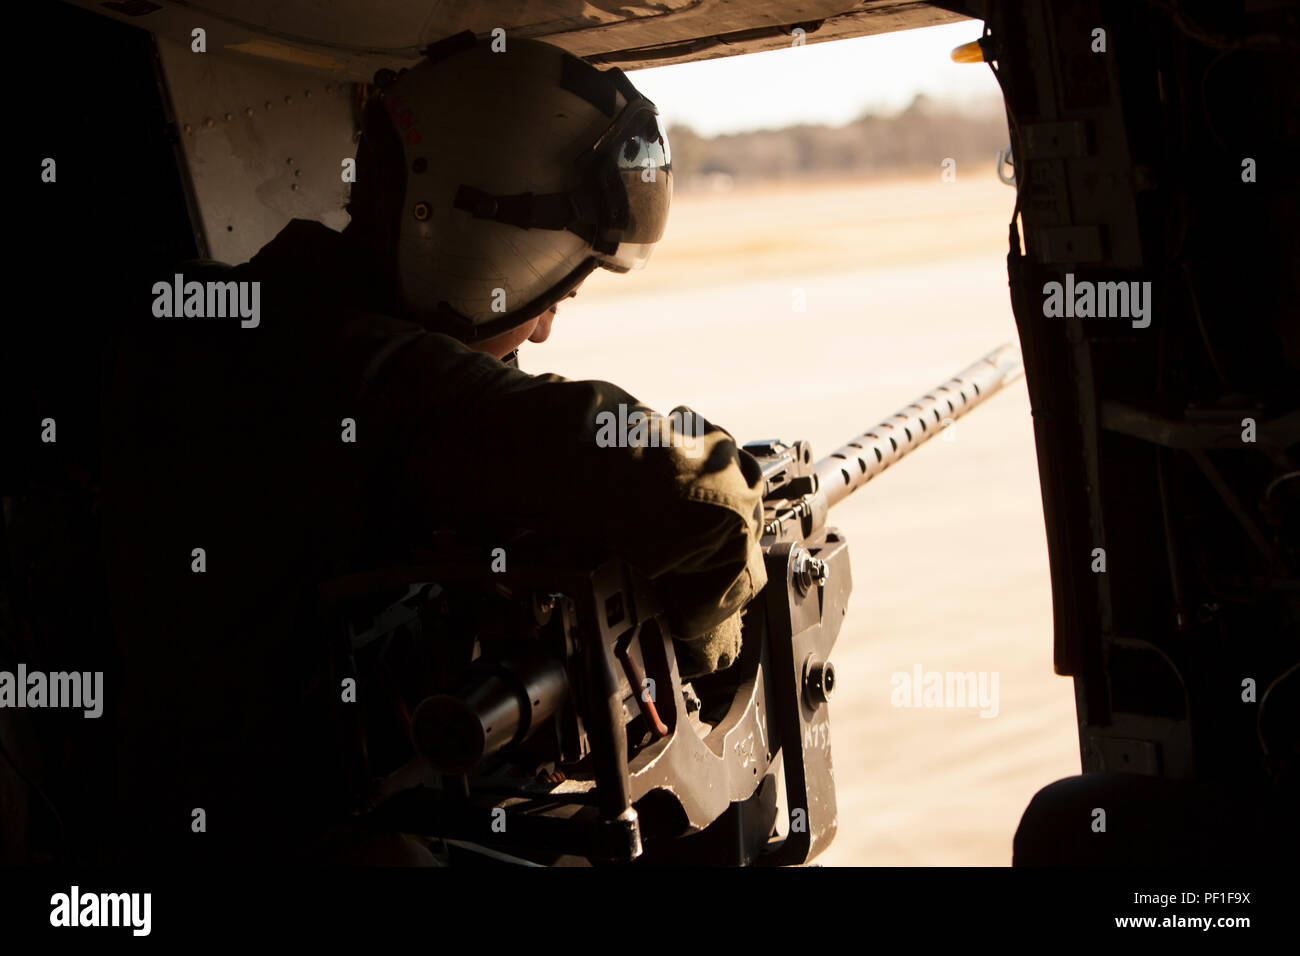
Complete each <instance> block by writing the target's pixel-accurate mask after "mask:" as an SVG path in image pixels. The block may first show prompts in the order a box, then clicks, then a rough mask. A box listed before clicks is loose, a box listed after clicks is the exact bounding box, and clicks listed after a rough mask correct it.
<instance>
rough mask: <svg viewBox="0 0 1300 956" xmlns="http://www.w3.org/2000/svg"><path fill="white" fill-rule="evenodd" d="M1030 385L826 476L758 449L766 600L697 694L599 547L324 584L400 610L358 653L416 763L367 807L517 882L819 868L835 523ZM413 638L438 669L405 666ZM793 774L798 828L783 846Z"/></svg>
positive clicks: (338, 596) (638, 595)
mask: <svg viewBox="0 0 1300 956" xmlns="http://www.w3.org/2000/svg"><path fill="white" fill-rule="evenodd" d="M1019 371H1020V365H1019V355H1018V352H1017V351H1016V350H1015V349H1013V348H1011V347H1009V346H1003V347H1002V348H999V349H997V350H995V351H994V352H992V353H990V354H989V355H987V356H985V357H984V358H983V359H981V360H980V361H978V362H976V363H975V364H973V365H971V366H970V367H968V368H967V369H965V370H963V371H962V372H960V373H958V374H957V375H956V376H954V377H953V378H951V379H949V380H948V381H947V382H945V383H943V384H942V385H940V386H938V387H937V388H936V389H934V390H933V391H931V392H928V393H926V394H925V395H924V396H922V397H921V398H918V399H917V400H916V401H915V402H913V403H911V404H910V405H908V406H906V407H904V408H903V409H902V410H900V411H899V412H898V413H896V414H895V415H892V416H890V417H889V418H887V419H885V420H884V421H883V422H881V423H880V424H878V425H876V426H875V427H874V428H872V429H870V430H868V431H866V432H864V433H863V434H861V435H860V436H858V437H857V438H855V439H854V440H852V441H850V442H848V443H847V444H845V445H843V446H842V447H840V448H838V449H836V450H835V451H834V452H832V453H831V454H830V455H829V456H827V457H826V458H824V459H821V460H820V461H817V462H815V463H814V461H813V458H812V451H811V449H810V448H809V446H808V444H807V443H806V442H802V441H798V442H793V443H784V442H779V441H761V442H753V443H750V444H748V445H746V446H745V448H746V450H747V451H748V452H749V453H750V454H752V455H754V457H755V458H756V459H757V460H758V462H759V464H760V466H761V469H762V475H763V482H764V488H763V497H764V535H763V537H762V542H761V543H762V547H763V551H764V555H765V559H766V565H767V575H768V584H767V586H766V587H765V588H764V590H763V592H762V594H760V595H759V597H758V598H756V599H755V600H753V601H752V602H751V603H750V605H749V606H748V607H747V608H746V609H745V613H744V619H743V632H742V633H743V640H742V647H741V653H740V657H739V659H738V660H737V661H736V662H735V663H734V664H733V665H732V666H731V667H729V668H727V669H726V670H724V671H722V672H720V673H717V674H711V675H708V676H706V677H701V678H696V679H694V680H686V679H683V677H682V675H681V672H680V670H679V669H678V664H677V658H676V654H675V651H674V644H673V635H672V633H671V631H670V629H669V627H668V625H667V623H666V621H665V617H664V615H663V613H662V610H661V607H660V604H659V602H658V600H657V598H656V595H655V589H654V586H653V583H652V582H651V581H649V580H648V579H646V578H645V577H644V576H642V575H640V574H639V573H638V572H636V571H635V569H633V568H631V567H629V566H628V565H627V564H625V563H624V562H623V561H621V560H619V559H618V558H615V557H612V556H610V555H607V554H601V553H599V552H597V551H593V550H592V549H590V548H582V547H574V546H572V545H571V544H568V545H566V544H562V543H559V542H555V541H544V540H540V539H539V538H538V537H537V536H535V535H530V534H523V535H520V536H519V537H517V538H516V539H515V540H513V541H512V542H510V544H509V547H508V551H509V553H510V555H511V560H510V563H509V570H507V571H503V572H501V573H493V574H485V573H484V571H483V569H485V568H487V567H489V566H490V563H491V562H490V560H489V559H488V558H487V557H486V555H487V554H488V549H487V548H486V547H484V546H483V545H482V544H481V543H473V542H467V541H465V540H463V539H456V538H454V537H453V536H447V538H446V540H441V541H438V542H436V543H435V546H434V548H433V549H432V550H431V551H430V552H429V554H428V556H427V557H428V561H427V562H426V563H422V564H419V565H415V566H410V567H404V568H398V569H390V570H386V571H377V572H370V573H367V574H362V575H351V576H349V577H347V578H342V579H338V580H336V581H334V582H331V583H330V584H329V585H328V586H326V587H325V588H323V589H322V593H323V595H324V596H325V598H326V599H327V601H328V602H329V603H331V604H333V605H334V606H336V607H348V606H354V605H355V602H357V601H358V600H364V599H366V598H367V597H368V596H373V595H376V594H382V593H385V592H386V591H390V590H392V589H395V588H396V589H398V590H404V591H405V596H404V597H403V598H402V600H401V601H399V602H398V603H397V604H395V605H392V606H391V607H388V608H387V609H386V610H385V611H384V612H383V613H382V614H380V615H379V617H378V620H382V621H385V622H386V624H385V625H384V626H383V627H372V628H370V629H367V630H365V631H362V632H360V633H358V632H357V630H356V628H355V627H353V628H349V629H348V633H347V640H348V642H349V647H348V649H349V651H351V652H352V654H353V655H354V657H353V659H354V660H355V661H357V667H358V669H359V671H360V672H361V673H362V675H363V677H364V675H365V673H366V672H367V670H368V669H369V670H373V669H374V667H376V666H379V667H381V668H383V669H384V670H386V672H387V673H388V674H389V675H390V677H389V680H390V682H391V681H392V680H393V678H392V676H391V675H392V674H394V673H396V674H398V675H399V676H398V678H397V679H396V683H398V684H399V685H401V684H402V683H403V682H404V681H405V683H406V685H407V686H406V688H404V689H403V694H402V696H403V697H404V699H409V700H410V701H412V702H413V703H418V706H417V707H415V709H414V713H413V715H412V716H410V717H409V718H407V719H406V724H407V733H408V734H409V737H410V739H411V741H412V747H413V749H414V751H415V752H416V753H418V754H419V755H420V756H422V758H423V763H422V764H421V762H420V761H418V760H417V761H414V763H415V765H416V766H417V767H419V768H420V771H421V772H417V774H416V778H415V779H414V780H407V781H406V782H407V784H413V785H407V786H403V787H401V788H400V789H399V790H398V792H396V793H395V794H394V795H392V796H390V797H388V798H386V799H384V800H383V801H382V802H379V803H378V804H377V805H367V806H364V807H359V808H358V809H361V810H364V811H365V812H366V816H367V818H368V819H369V820H370V821H371V822H372V823H373V824H374V825H375V826H382V827H385V828H389V829H395V830H399V831H401V832H406V833H415V834H424V835H427V836H429V837H440V838H442V839H443V840H444V841H447V845H449V846H455V847H459V848H462V849H464V850H467V849H470V848H472V849H474V850H475V851H477V852H480V853H485V854H487V855H489V856H492V857H494V858H497V859H501V858H503V854H504V855H505V857H504V858H505V859H509V860H512V861H513V862H518V863H524V862H528V863H544V864H545V863H555V862H560V861H562V860H564V858H566V857H576V858H581V859H585V860H589V861H592V862H601V861H605V862H624V863H626V862H632V861H639V862H645V863H656V862H703V863H711V864H721V865H751V864H761V865H790V864H800V863H804V862H807V861H808V860H811V859H812V858H813V857H815V856H816V855H817V854H818V853H820V852H821V851H822V850H824V849H825V848H826V847H827V846H828V845H829V844H830V842H831V840H832V839H833V838H834V835H835V830H836V804H835V789H834V772H833V767H832V763H831V750H830V713H829V710H830V709H829V707H828V706H827V702H828V701H829V700H830V698H831V697H832V695H833V694H834V691H835V684H836V677H835V670H834V667H833V665H832V664H831V662H830V653H831V650H832V648H833V647H834V644H835V640H836V638H837V636H838V634H839V629H840V626H841V623H842V622H843V620H844V617H845V615H846V613H847V606H848V600H849V595H850V593H851V590H852V578H851V574H850V570H849V560H848V546H847V542H846V540H845V538H844V536H843V535H842V534H840V533H839V532H838V531H836V530H835V529H834V528H831V527H828V526H827V525H826V517H827V514H828V511H829V509H830V507H831V506H832V505H834V504H836V503H838V502H839V501H841V500H843V499H844V498H845V497H847V496H848V495H850V494H852V493H853V492H854V491H856V490H858V489H859V488H861V487H862V486H863V485H865V484H866V483H867V482H868V481H870V480H871V479H872V478H874V477H875V476H876V475H878V474H880V473H881V472H882V471H884V470H885V469H886V468H888V467H889V466H890V465H891V464H893V463H894V462H896V461H898V460H899V459H901V458H903V457H904V456H906V455H908V454H910V453H911V452H912V451H914V450H915V449H916V448H917V447H918V446H919V445H921V444H923V443H924V442H926V441H928V440H929V439H931V438H933V437H934V436H936V435H938V434H940V433H941V432H942V431H943V429H944V428H945V427H946V426H947V425H948V424H950V423H951V422H952V421H955V420H956V419H957V418H959V417H961V416H962V415H964V414H966V413H967V412H969V411H970V410H972V409H973V408H975V407H976V406H977V405H979V404H981V403H983V402H984V401H987V400H988V399H989V398H990V397H991V396H992V395H994V394H995V393H996V392H998V391H999V390H1000V389H1001V388H1003V387H1004V386H1005V385H1007V384H1008V383H1009V382H1011V381H1013V380H1014V379H1015V378H1016V377H1017V376H1018V374H1019ZM487 579H490V580H487ZM435 582H436V583H435ZM394 622H396V623H394ZM399 632H401V633H403V634H404V638H403V639H402V640H401V641H398V642H397V643H398V644H401V645H402V646H405V647H407V648H410V647H416V646H419V647H423V648H424V649H425V652H424V653H425V655H426V656H424V657H420V656H419V655H418V654H417V655H416V656H415V658H412V657H411V656H410V655H409V654H408V655H407V656H406V657H405V658H401V659H398V658H397V657H394V655H393V654H392V653H391V650H392V647H393V646H394V640H393V635H394V634H396V633H399ZM381 636H383V637H385V640H383V641H379V640H377V638H378V637H381ZM434 648H436V650H434ZM428 655H432V659H431V658H430V657H429V656H428ZM367 657H369V658H372V660H371V661H370V663H369V664H367V663H366V660H367ZM398 657H400V655H399V656H398ZM421 675H423V676H421ZM431 690H432V692H430V691H431ZM404 706H405V705H403V707H404ZM358 736H359V737H360V739H361V740H362V741H364V740H365V739H366V731H365V728H358ZM405 756H409V754H407V755H405ZM401 758H402V755H400V754H399V756H398V757H396V758H394V760H395V761H396V760H400V759H401ZM411 763H412V762H410V761H408V762H407V764H406V766H407V768H408V771H409V768H410V766H411ZM779 774H783V776H784V781H785V803H786V808H787V816H788V827H787V832H786V834H785V835H784V837H783V838H774V833H775V830H776V822H777V821H776V817H777V801H778V794H777V790H778V786H777V781H778V775H779Z"/></svg>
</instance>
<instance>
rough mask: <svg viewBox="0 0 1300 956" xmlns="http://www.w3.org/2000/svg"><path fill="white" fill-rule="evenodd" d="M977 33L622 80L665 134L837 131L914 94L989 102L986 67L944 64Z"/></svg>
mask: <svg viewBox="0 0 1300 956" xmlns="http://www.w3.org/2000/svg"><path fill="white" fill-rule="evenodd" d="M982 29H983V24H982V23H981V21H979V20H964V21H961V22H959V23H947V24H944V25H942V26H937V27H926V28H924V29H920V30H905V31H903V32H901V33H886V34H880V35H878V36H870V37H858V38H856V39H852V40H832V41H829V42H825V43H807V44H805V45H803V46H800V47H791V48H790V49H785V50H771V51H768V52H766V53H751V54H747V55H745V56H730V57H723V58H721V59H715V60H704V61H701V62H698V63H682V64H678V65H676V66H661V67H655V68H653V69H649V70H637V71H635V72H633V73H631V74H630V76H631V79H632V82H633V83H635V84H636V86H637V88H638V89H640V90H641V91H642V92H643V93H644V94H645V95H646V96H648V97H650V99H652V100H653V101H654V102H655V104H656V105H657V106H658V107H659V111H660V113H661V114H662V115H663V117H664V119H665V120H666V121H667V124H668V125H672V124H674V123H684V124H686V125H687V126H690V127H692V128H693V129H694V130H695V131H696V132H697V133H701V134H703V135H706V136H712V135H717V134H719V133H735V132H740V131H742V130H752V129H776V128H780V127H784V126H792V125H795V124H798V123H826V124H828V125H832V126H839V125H843V124H844V123H848V122H851V121H852V120H854V119H855V118H857V117H858V116H860V115H861V114H862V113H863V112H864V111H866V110H868V109H871V110H873V111H875V112H885V113H888V112H894V111H897V110H900V109H903V108H904V107H906V106H907V104H908V103H910V102H911V101H912V99H913V97H915V96H916V94H918V93H925V94H927V95H929V96H932V97H935V98H936V99H943V100H948V101H953V102H956V103H959V104H962V105H967V104H976V103H989V102H994V103H996V102H998V101H999V99H1000V93H999V91H998V86H997V82H996V81H995V80H994V79H993V73H992V71H991V70H990V69H989V67H988V66H987V65H985V64H979V63H973V64H972V63H953V62H952V60H951V58H950V57H949V53H950V52H951V51H952V49H953V47H956V46H960V45H961V44H963V43H966V42H969V41H970V40H974V39H978V37H979V36H980V33H981V32H982Z"/></svg>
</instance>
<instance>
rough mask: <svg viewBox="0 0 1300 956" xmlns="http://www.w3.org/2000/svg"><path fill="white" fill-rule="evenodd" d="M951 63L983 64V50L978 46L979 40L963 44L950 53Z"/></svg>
mask: <svg viewBox="0 0 1300 956" xmlns="http://www.w3.org/2000/svg"><path fill="white" fill-rule="evenodd" d="M952 62H954V63H983V62H984V50H983V48H982V47H981V46H980V41H979V40H971V41H970V43H963V44H962V45H961V46H959V47H957V48H956V49H954V50H953V51H952Z"/></svg>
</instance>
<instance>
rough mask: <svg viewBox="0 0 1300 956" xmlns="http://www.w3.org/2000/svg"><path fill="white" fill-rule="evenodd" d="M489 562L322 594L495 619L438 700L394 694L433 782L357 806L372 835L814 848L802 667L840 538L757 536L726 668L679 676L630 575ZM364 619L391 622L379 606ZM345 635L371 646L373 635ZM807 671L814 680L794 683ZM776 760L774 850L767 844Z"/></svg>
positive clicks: (807, 851)
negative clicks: (816, 573) (736, 646)
mask: <svg viewBox="0 0 1300 956" xmlns="http://www.w3.org/2000/svg"><path fill="white" fill-rule="evenodd" d="M508 551H509V553H510V555H511V560H510V566H509V570H508V571H505V572H501V573H490V572H488V573H484V572H483V570H482V569H486V568H488V567H489V566H490V562H488V561H486V560H484V555H485V554H486V550H485V549H483V548H479V547H474V546H469V547H465V546H464V545H451V546H446V545H444V547H442V548H441V549H440V552H439V553H438V554H436V555H435V556H434V557H435V560H433V561H431V562H429V563H421V564H419V565H413V566H408V567H403V568H396V569H389V570H384V571H377V572H369V573H367V574H363V575H352V576H349V577H347V578H342V579H338V580H336V581H334V582H331V583H330V585H329V586H328V587H327V588H326V589H325V590H324V593H325V594H326V597H327V598H328V600H329V601H330V602H331V603H333V604H335V605H338V604H340V603H341V602H346V601H355V600H356V599H357V598H359V597H363V596H365V595H368V594H376V593H382V592H383V591H385V590H387V589H391V588H394V587H402V588H406V589H408V595H410V594H412V593H417V594H419V595H421V596H420V597H419V599H418V600H416V601H412V600H410V598H409V597H408V598H407V599H404V600H405V606H407V607H408V608H409V609H410V611H411V613H409V614H407V615H404V616H403V615H397V619H400V620H403V621H404V622H405V623H407V624H409V623H410V622H411V621H412V620H414V619H417V618H419V616H420V615H421V614H424V613H427V612H428V611H429V606H430V605H432V604H434V603H437V604H439V605H440V606H441V605H445V603H446V602H447V601H448V600H452V601H456V600H466V601H469V602H470V603H472V604H473V605H474V606H475V608H476V610H477V612H478V614H479V616H480V617H483V615H482V608H483V602H484V601H488V602H492V603H496V604H497V605H499V606H500V607H501V608H502V610H501V611H500V613H499V614H489V615H487V617H488V618H489V619H491V620H494V621H495V623H494V624H491V625H489V626H488V627H487V628H486V629H483V630H481V631H480V633H479V634H477V635H476V642H477V648H478V654H477V656H476V657H473V659H472V660H463V661H462V662H460V664H459V665H453V667H451V668H450V670H451V671H453V673H448V674H445V675H444V676H443V681H442V687H441V689H442V692H441V693H437V694H432V695H429V696H427V697H426V698H425V699H424V700H423V702H420V701H418V700H416V701H412V702H408V706H411V707H413V708H414V713H413V716H412V718H411V731H410V732H411V736H412V739H413V740H414V742H415V746H416V749H417V751H418V752H420V753H421V754H423V755H424V756H425V757H426V759H427V760H428V761H429V763H430V765H431V766H432V768H433V769H434V770H435V771H439V772H441V778H440V779H437V778H435V777H434V776H429V777H426V779H425V781H424V784H425V785H422V786H418V787H413V788H408V789H406V790H403V791H401V792H400V793H398V794H396V795H395V796H393V797H391V798H389V799H388V800H386V801H384V802H383V803H382V804H381V805H379V806H377V807H373V808H371V809H369V810H368V812H367V817H368V818H369V820H370V821H371V822H372V823H373V824H374V825H376V826H383V827H392V828H395V829H398V830H400V831H403V832H408V833H420V834H425V835H428V836H437V837H443V838H446V839H452V840H460V841H465V842H469V843H473V844H477V845H480V846H483V847H488V848H491V849H494V850H497V851H500V852H505V853H509V854H511V855H514V856H517V857H520V858H522V859H528V860H539V861H547V862H553V861H554V859H555V858H558V857H560V856H562V855H569V856H577V857H585V858H587V859H590V860H593V861H596V860H606V861H631V860H638V859H639V860H642V861H645V862H668V861H673V862H692V861H693V862H709V863H729V864H732V865H749V864H752V863H779V864H791V863H801V862H804V861H806V860H809V859H811V858H812V857H813V856H815V855H816V854H817V853H818V852H820V851H821V850H823V849H824V848H825V847H826V846H827V845H828V844H829V843H830V840H831V839H832V837H833V836H834V833H835V797H834V778H833V772H832V769H831V762H830V740H829V723H828V710H827V707H826V705H825V697H826V696H827V694H828V693H829V690H830V686H831V685H832V682H833V671H832V670H831V669H830V668H829V667H825V668H823V667H821V666H820V665H822V664H824V663H825V662H826V659H827V656H828V654H829V652H830V649H831V646H832V645H833V644H834V641H835V637H836V635H837V634H838V631H839V627H840V623H841V621H842V620H843V618H844V614H845V608H846V604H847V601H848V596H849V591H850V586H851V585H850V578H849V573H848V553H847V548H846V545H845V542H844V541H843V540H842V538H840V537H839V536H838V535H837V534H836V533H835V532H833V531H829V532H819V533H818V534H817V535H816V536H815V537H814V538H812V539H809V540H808V541H806V542H804V543H803V544H800V545H797V546H796V545H794V544H793V543H792V542H790V541H780V540H776V539H773V541H772V542H771V543H770V544H767V545H765V553H766V557H767V563H768V577H769V583H768V585H767V587H766V588H765V589H764V591H763V592H762V594H760V595H759V597H758V598H756V599H755V600H754V601H752V602H751V604H750V605H749V607H748V608H747V609H746V612H745V617H744V631H743V641H742V649H741V654H740V657H739V659H738V660H737V661H736V663H735V664H734V665H732V666H731V667H730V668H728V669H727V670H726V671H724V672H722V673H720V674H715V675H709V676H708V677H705V678H698V679H696V680H695V681H694V682H686V681H683V680H682V677H681V674H680V671H679V669H678V665H677V660H676V655H675V653H674V649H673V636H672V634H671V632H670V630H669V628H668V625H667V622H666V620H665V618H664V615H663V613H662V612H661V609H660V606H659V603H658V600H657V599H656V597H655V593H654V589H653V586H652V585H651V583H650V582H649V581H648V580H646V579H645V578H644V577H642V576H641V575H639V574H638V573H637V572H636V571H635V570H633V569H631V568H629V567H628V566H627V565H626V564H624V563H623V562H622V561H620V560H618V559H615V558H610V557H607V556H600V557H596V558H588V559H587V560H586V562H585V563H584V562H583V561H582V560H581V556H580V555H579V556H575V555H573V554H572V553H568V554H566V553H564V552H563V550H562V549H560V548H558V547H557V546H555V545H554V544H547V543H543V542H540V541H537V540H535V539H534V538H533V537H532V536H528V535H525V536H521V537H520V538H519V539H517V540H516V541H515V542H513V543H512V544H511V545H510V547H509V549H508ZM809 555H812V556H814V557H816V558H819V559H820V560H821V561H823V562H825V565H826V568H827V573H826V575H825V583H818V584H816V586H813V587H808V586H807V585H806V582H805V579H806V577H807V574H806V568H801V565H800V562H801V560H802V561H805V563H806V559H807V557H808V556H809ZM801 570H802V571H803V577H801ZM435 581H436V582H437V585H436V586H433V585H431V584H428V583H429V582H435ZM412 585H427V586H424V587H411V586H412ZM399 603H401V602H399ZM420 605H424V606H423V607H421V606H420ZM506 608H509V609H506ZM378 617H379V618H380V619H385V618H387V619H389V620H392V619H394V615H393V611H392V608H389V609H387V610H386V611H385V612H384V613H382V614H380V615H379V616H378ZM489 632H491V633H489ZM359 641H362V642H365V643H366V644H373V643H375V642H376V634H375V632H374V630H373V629H371V630H369V631H366V632H363V633H362V634H360V635H357V634H353V635H352V637H351V643H352V645H353V646H354V647H356V646H357V645H358V642H359ZM462 643H463V644H468V643H469V642H468V641H467V640H463V641H462ZM814 667H815V668H816V674H817V675H818V676H819V677H820V678H822V679H824V678H825V677H826V676H827V675H829V676H830V680H826V681H824V682H825V684H826V685H827V686H825V687H823V686H822V684H821V683H817V682H816V681H814V680H813V678H812V677H810V676H806V673H805V672H807V674H808V675H811V674H813V670H814ZM814 685H815V686H814ZM362 686H363V693H364V682H363V684H362ZM414 704H419V705H420V706H418V707H414ZM661 730H662V733H661ZM781 764H783V765H784V773H785V780H786V800H787V804H788V806H789V807H790V828H789V830H790V833H789V836H788V837H787V838H786V839H785V840H784V841H780V840H773V839H772V835H773V831H774V823H775V818H776V786H775V784H776V776H775V772H776V770H777V768H778V766H780V765H781ZM552 767H553V768H554V770H551V769H550V768H552ZM539 771H540V776H539ZM555 771H559V772H558V773H556V772H555Z"/></svg>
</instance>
